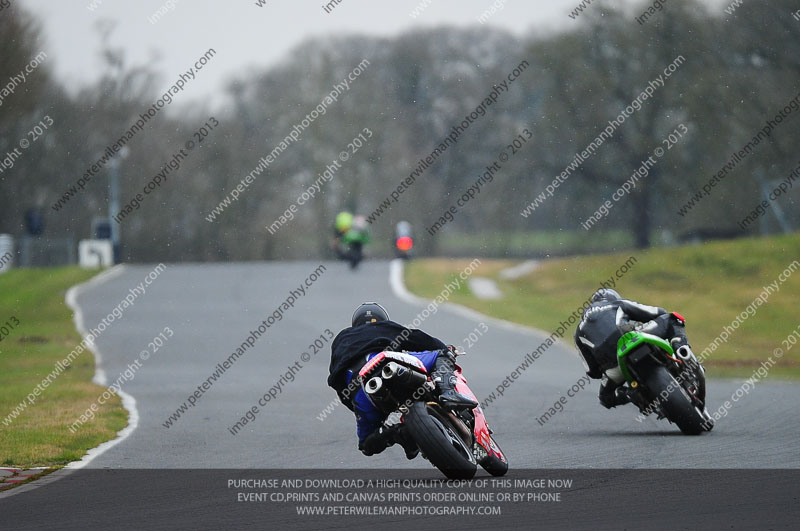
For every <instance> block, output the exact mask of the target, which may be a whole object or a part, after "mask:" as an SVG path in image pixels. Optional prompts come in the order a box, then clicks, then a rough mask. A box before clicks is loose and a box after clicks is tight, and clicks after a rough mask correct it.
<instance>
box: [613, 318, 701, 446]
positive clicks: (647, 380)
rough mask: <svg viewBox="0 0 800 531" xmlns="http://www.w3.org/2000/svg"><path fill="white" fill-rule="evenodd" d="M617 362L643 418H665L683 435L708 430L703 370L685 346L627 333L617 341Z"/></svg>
mask: <svg viewBox="0 0 800 531" xmlns="http://www.w3.org/2000/svg"><path fill="white" fill-rule="evenodd" d="M617 360H618V362H619V368H620V370H621V371H622V374H623V376H624V377H625V380H626V381H627V385H628V386H629V388H630V391H629V392H628V394H629V396H630V398H631V402H633V403H634V404H635V405H636V406H637V407H638V408H639V410H640V411H641V412H642V414H643V415H649V414H651V413H655V414H657V415H658V418H659V419H662V418H666V419H667V420H669V421H670V422H672V423H673V424H676V425H677V426H678V428H680V430H681V431H682V432H683V433H685V434H687V435H699V434H700V433H702V432H704V431H711V429H712V428H713V427H714V420H713V419H712V418H711V416H710V415H709V414H708V410H707V409H706V404H705V402H706V376H705V369H703V366H702V365H701V364H700V362H699V361H698V360H697V357H696V356H695V355H694V353H693V352H692V351H691V349H690V348H689V347H687V346H682V347H680V348H678V350H677V351H676V350H673V348H672V345H670V344H669V342H667V341H665V340H664V339H661V338H660V337H657V336H654V335H651V334H646V333H643V332H628V333H627V334H625V335H623V336H622V337H621V338H620V339H619V341H618V342H617Z"/></svg>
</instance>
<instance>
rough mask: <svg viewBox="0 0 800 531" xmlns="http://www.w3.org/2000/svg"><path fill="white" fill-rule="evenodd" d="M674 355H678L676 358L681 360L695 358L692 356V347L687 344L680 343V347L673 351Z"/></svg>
mask: <svg viewBox="0 0 800 531" xmlns="http://www.w3.org/2000/svg"><path fill="white" fill-rule="evenodd" d="M675 355H676V356H678V358H679V359H681V360H683V361H689V360H695V359H696V358H695V357H694V352H692V349H690V348H689V347H688V345H682V346H681V347H679V348H678V350H677V351H675Z"/></svg>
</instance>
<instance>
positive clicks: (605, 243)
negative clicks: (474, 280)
mask: <svg viewBox="0 0 800 531" xmlns="http://www.w3.org/2000/svg"><path fill="white" fill-rule="evenodd" d="M633 246H634V242H633V238H632V237H631V235H630V233H629V232H625V231H605V232H603V231H598V232H596V233H589V232H586V231H585V230H539V231H527V232H521V231H516V232H515V231H511V232H478V233H475V232H443V233H442V234H441V235H440V236H439V244H438V247H437V250H438V252H439V253H441V254H443V255H445V256H469V255H472V254H475V252H476V250H477V249H480V255H481V256H551V255H553V256H566V255H570V254H578V253H594V252H601V251H603V250H604V249H610V248H612V249H626V248H631V247H633Z"/></svg>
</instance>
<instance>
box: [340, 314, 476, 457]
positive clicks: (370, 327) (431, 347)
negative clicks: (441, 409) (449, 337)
mask: <svg viewBox="0 0 800 531" xmlns="http://www.w3.org/2000/svg"><path fill="white" fill-rule="evenodd" d="M384 350H393V351H398V352H399V351H403V352H407V353H408V354H411V355H412V356H414V357H416V358H418V359H419V360H420V361H422V362H423V364H424V365H425V368H426V369H427V370H428V371H429V372H430V374H431V375H432V376H433V381H434V382H435V384H436V387H437V389H438V390H439V391H440V401H441V403H442V405H444V406H445V407H448V408H451V409H459V408H469V409H472V408H474V407H477V406H478V403H477V402H475V401H474V400H472V399H470V398H468V397H466V396H464V395H462V394H460V393H458V392H457V391H456V390H455V384H456V377H455V372H454V371H455V359H456V355H455V347H452V346H448V345H445V344H444V343H443V342H442V341H440V340H439V339H436V338H435V337H432V336H430V335H428V334H426V333H425V332H423V331H422V330H416V329H409V328H406V327H404V326H402V325H400V324H398V323H395V322H394V321H390V320H389V315H388V313H387V312H386V310H385V309H384V308H383V306H381V305H380V304H378V303H375V302H365V303H364V304H362V305H361V306H359V307H358V308H356V311H355V313H354V314H353V318H352V320H351V326H350V327H349V328H345V329H344V330H342V331H341V332H339V334H338V335H337V336H336V338H334V340H333V343H332V344H331V364H330V369H329V373H330V375H329V376H328V385H329V386H330V387H332V388H333V389H335V390H336V393H337V394H338V395H339V398H340V399H341V401H342V403H343V404H344V405H345V406H347V407H348V409H350V410H351V411H353V413H355V415H356V430H357V435H358V449H359V450H361V452H362V453H363V454H364V455H367V456H370V455H373V454H379V453H381V452H383V451H384V450H385V449H386V448H388V447H389V446H392V445H394V444H400V445H401V446H402V447H403V449H404V450H405V451H406V457H408V458H409V459H413V458H414V457H415V456H416V455H417V453H418V449H417V446H416V444H414V443H413V442H412V441H410V440H408V438H407V437H406V436H405V434H404V431H403V429H402V426H393V427H391V428H386V427H385V426H383V422H384V421H385V420H386V417H387V415H385V414H383V413H382V412H381V411H379V410H378V408H376V407H375V405H373V404H372V401H371V400H370V399H369V397H368V396H367V394H366V393H365V392H364V390H363V389H362V388H361V384H360V379H359V378H358V373H359V371H360V370H361V368H362V367H363V366H364V365H365V364H366V363H367V361H369V360H370V359H371V358H372V357H373V356H375V355H377V354H379V353H380V352H382V351H384Z"/></svg>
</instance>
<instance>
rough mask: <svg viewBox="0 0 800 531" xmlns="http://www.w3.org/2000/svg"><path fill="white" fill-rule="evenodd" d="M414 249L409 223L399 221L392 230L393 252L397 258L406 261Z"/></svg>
mask: <svg viewBox="0 0 800 531" xmlns="http://www.w3.org/2000/svg"><path fill="white" fill-rule="evenodd" d="M413 249H414V238H413V235H412V233H411V223H409V222H408V221H401V222H399V223H398V224H397V226H396V227H395V230H394V252H395V254H396V255H397V258H401V259H404V260H408V259H409V258H411V252H412V251H413Z"/></svg>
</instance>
